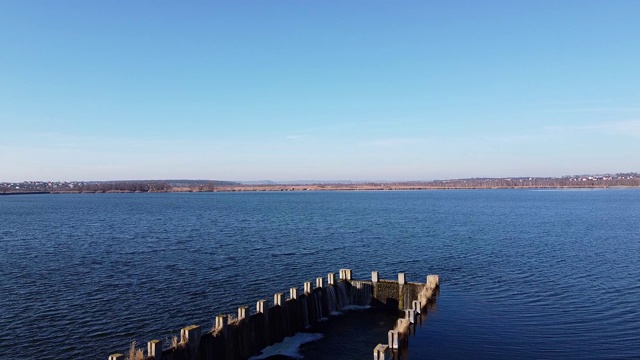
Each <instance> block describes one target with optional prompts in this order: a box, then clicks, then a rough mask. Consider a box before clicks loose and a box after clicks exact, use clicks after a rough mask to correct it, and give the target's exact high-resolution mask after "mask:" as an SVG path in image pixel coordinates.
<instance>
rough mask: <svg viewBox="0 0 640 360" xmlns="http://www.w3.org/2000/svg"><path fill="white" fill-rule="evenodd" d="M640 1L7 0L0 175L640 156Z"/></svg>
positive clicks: (1, 17)
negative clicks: (210, 0) (204, 0)
mask: <svg viewBox="0 0 640 360" xmlns="http://www.w3.org/2000/svg"><path fill="white" fill-rule="evenodd" d="M639 14H640V2H639V1H635V0H634V1H615V0H612V1H598V0H594V1H570V0H565V1H560V0H556V1H545V0H535V1H534V0H531V1H490V0H488V1H416V2H413V1H253V2H241V1H234V2H176V1H65V0H62V1H18V0H6V1H2V2H0V181H22V180H112V179H166V178H172V179H175V178H188V179H222V180H260V179H272V180H297V179H318V180H329V179H351V180H431V179H445V178H461V177H485V176H487V177H508V176H562V175H568V174H582V173H604V172H624V171H640V160H638V158H639V155H638V154H640V88H639V87H640V65H639V64H640V21H638V18H639Z"/></svg>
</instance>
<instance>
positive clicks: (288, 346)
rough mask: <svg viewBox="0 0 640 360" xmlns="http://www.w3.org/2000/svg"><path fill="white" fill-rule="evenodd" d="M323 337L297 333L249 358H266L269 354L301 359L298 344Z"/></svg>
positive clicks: (256, 359)
mask: <svg viewBox="0 0 640 360" xmlns="http://www.w3.org/2000/svg"><path fill="white" fill-rule="evenodd" d="M322 338H323V335H322V334H312V333H297V334H295V335H294V336H289V337H286V338H284V340H283V341H282V342H279V343H276V344H273V345H271V346H267V347H266V348H264V349H263V350H262V354H260V355H256V356H252V357H250V358H249V360H260V359H266V358H268V357H269V356H274V355H284V356H288V357H291V358H294V359H302V354H300V351H299V349H300V346H301V345H302V344H306V343H309V342H312V341H318V340H320V339H322Z"/></svg>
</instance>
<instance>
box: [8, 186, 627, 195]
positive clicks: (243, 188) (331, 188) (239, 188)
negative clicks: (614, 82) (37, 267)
mask: <svg viewBox="0 0 640 360" xmlns="http://www.w3.org/2000/svg"><path fill="white" fill-rule="evenodd" d="M632 188H640V187H639V186H623V185H617V186H605V185H592V186H589V185H583V186H419V185H414V186H410V185H383V184H381V185H350V184H331V185H236V186H218V187H216V188H213V189H193V188H176V189H169V190H160V191H129V190H110V191H15V192H0V196H3V195H5V196H11V195H45V194H53V195H60V194H152V193H211V192H287V191H288V192H291V191H293V192H301V191H419V190H424V191H426V190H508V189H523V190H588V189H593V190H602V189H632Z"/></svg>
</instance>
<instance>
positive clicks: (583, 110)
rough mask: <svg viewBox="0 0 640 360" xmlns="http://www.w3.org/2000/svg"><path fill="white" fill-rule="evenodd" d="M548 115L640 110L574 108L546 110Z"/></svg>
mask: <svg viewBox="0 0 640 360" xmlns="http://www.w3.org/2000/svg"><path fill="white" fill-rule="evenodd" d="M543 112H546V113H557V114H567V113H635V112H640V108H634V107H601V108H574V109H557V110H544V111H543Z"/></svg>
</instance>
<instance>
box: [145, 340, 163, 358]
mask: <svg viewBox="0 0 640 360" xmlns="http://www.w3.org/2000/svg"><path fill="white" fill-rule="evenodd" d="M147 356H153V358H154V359H156V360H162V341H160V340H151V341H149V342H148V343H147Z"/></svg>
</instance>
